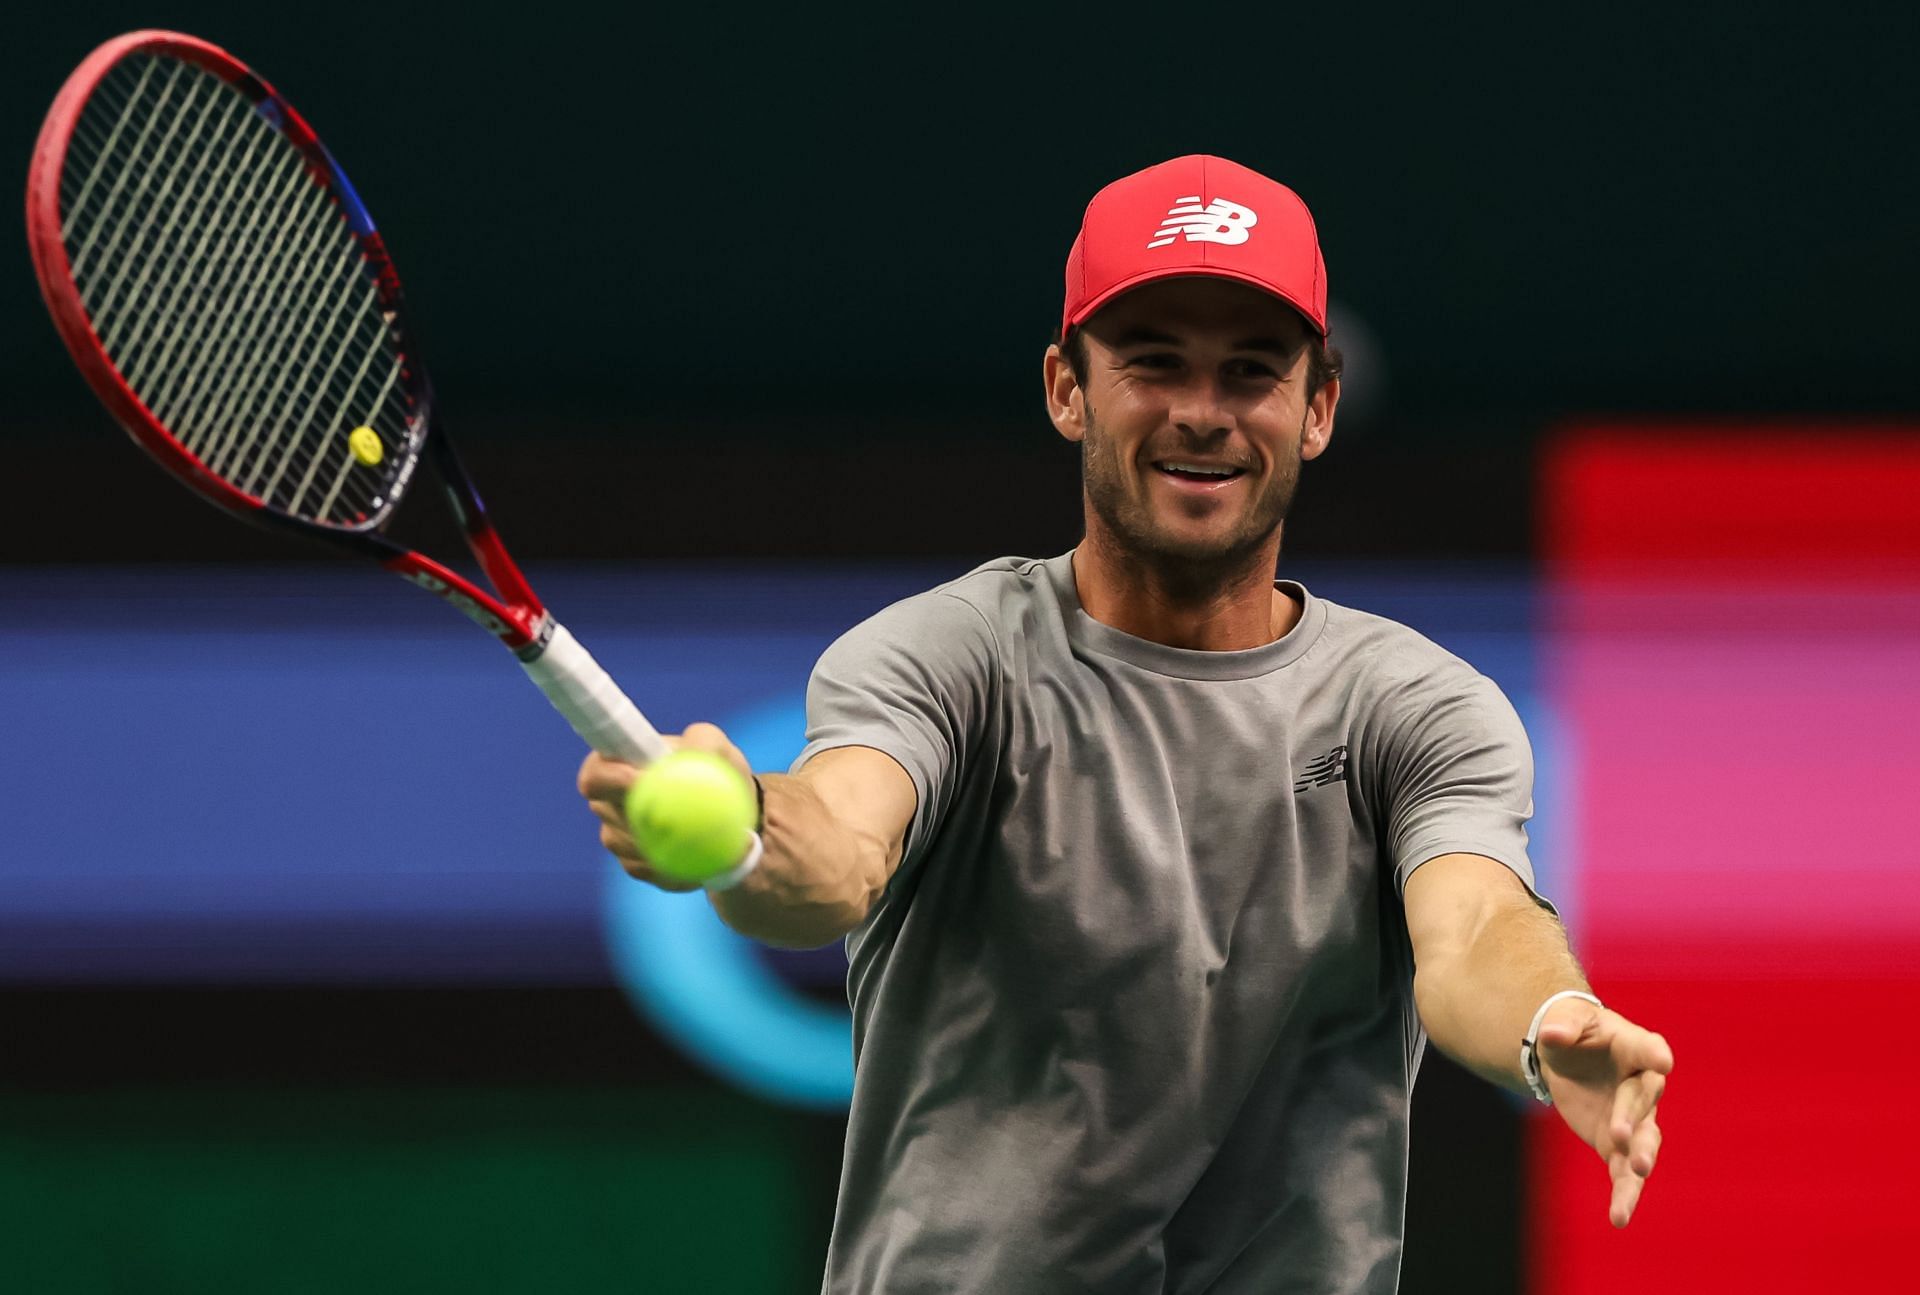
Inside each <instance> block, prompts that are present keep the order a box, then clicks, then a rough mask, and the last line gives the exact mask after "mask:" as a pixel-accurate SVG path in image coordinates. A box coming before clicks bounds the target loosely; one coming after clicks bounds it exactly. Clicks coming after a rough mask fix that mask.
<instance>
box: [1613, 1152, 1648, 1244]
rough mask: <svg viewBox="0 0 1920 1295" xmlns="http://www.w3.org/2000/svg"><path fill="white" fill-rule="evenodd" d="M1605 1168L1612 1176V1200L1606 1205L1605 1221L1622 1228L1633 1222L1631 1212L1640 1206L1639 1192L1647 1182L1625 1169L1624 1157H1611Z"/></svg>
mask: <svg viewBox="0 0 1920 1295" xmlns="http://www.w3.org/2000/svg"><path fill="white" fill-rule="evenodd" d="M1607 1168H1608V1169H1609V1171H1611V1172H1612V1174H1613V1199H1612V1200H1611V1201H1610V1202H1608V1205H1607V1220H1608V1221H1609V1222H1611V1223H1612V1224H1613V1226H1615V1227H1617V1228H1623V1227H1625V1226H1627V1224H1628V1223H1631V1222H1632V1221H1633V1211H1634V1210H1635V1208H1637V1207H1638V1206H1639V1204H1640V1192H1641V1189H1642V1188H1644V1187H1645V1186H1646V1182H1647V1180H1646V1179H1644V1178H1642V1177H1641V1176H1640V1175H1639V1174H1636V1173H1634V1172H1633V1170H1631V1169H1629V1168H1628V1167H1627V1164H1626V1157H1625V1156H1614V1157H1612V1158H1611V1159H1610V1160H1608V1162H1607Z"/></svg>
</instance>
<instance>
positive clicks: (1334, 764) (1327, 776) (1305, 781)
mask: <svg viewBox="0 0 1920 1295" xmlns="http://www.w3.org/2000/svg"><path fill="white" fill-rule="evenodd" d="M1346 780H1347V748H1346V747H1344V746H1336V747H1335V748H1333V750H1331V751H1329V752H1327V753H1326V754H1325V755H1323V756H1321V757H1319V758H1318V759H1315V760H1311V761H1308V763H1307V767H1306V768H1304V769H1302V770H1301V771H1300V776H1299V777H1298V778H1296V779H1294V783H1293V794H1294V795H1296V796H1298V795H1299V794H1300V793H1301V792H1303V791H1310V790H1312V789H1313V788H1315V787H1324V786H1326V785H1327V784H1328V783H1330V782H1345V781H1346Z"/></svg>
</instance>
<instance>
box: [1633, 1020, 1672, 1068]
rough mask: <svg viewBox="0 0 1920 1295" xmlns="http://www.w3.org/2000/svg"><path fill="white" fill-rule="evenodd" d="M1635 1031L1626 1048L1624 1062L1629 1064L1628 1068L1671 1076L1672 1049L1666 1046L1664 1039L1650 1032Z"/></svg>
mask: <svg viewBox="0 0 1920 1295" xmlns="http://www.w3.org/2000/svg"><path fill="white" fill-rule="evenodd" d="M1636 1030H1637V1033H1636V1034H1635V1036H1634V1037H1633V1039H1632V1040H1630V1041H1629V1043H1628V1045H1627V1048H1626V1052H1627V1056H1626V1058H1625V1060H1626V1061H1628V1062H1629V1063H1630V1065H1629V1067H1628V1068H1629V1069H1633V1070H1651V1071H1654V1072H1656V1073H1657V1074H1662V1075H1670V1074H1672V1073H1673V1049H1672V1048H1670V1047H1668V1046H1667V1041H1666V1039H1665V1038H1664V1037H1662V1036H1661V1035H1658V1034H1655V1033H1654V1032H1653V1031H1652V1030H1638V1027H1636Z"/></svg>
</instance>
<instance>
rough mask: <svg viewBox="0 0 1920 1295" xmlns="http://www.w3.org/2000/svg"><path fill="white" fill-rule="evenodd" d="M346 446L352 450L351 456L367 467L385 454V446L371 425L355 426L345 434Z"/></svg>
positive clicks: (371, 465)
mask: <svg viewBox="0 0 1920 1295" xmlns="http://www.w3.org/2000/svg"><path fill="white" fill-rule="evenodd" d="M347 448H348V449H350V450H352V451H353V457H354V458H356V459H359V460H360V461H361V462H362V463H364V464H366V465H367V466H368V467H373V466H374V465H375V464H376V463H378V462H380V460H381V459H384V458H385V457H386V456H387V451H386V449H385V447H383V446H382V445H381V444H380V437H379V434H378V433H376V432H375V431H374V430H373V429H372V428H371V427H356V428H354V429H353V431H351V432H349V433H348V434H347Z"/></svg>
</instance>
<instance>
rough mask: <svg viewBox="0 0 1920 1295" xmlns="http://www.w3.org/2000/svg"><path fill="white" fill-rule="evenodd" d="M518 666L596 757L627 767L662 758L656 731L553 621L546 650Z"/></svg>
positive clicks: (663, 744)
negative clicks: (599, 755) (602, 756)
mask: <svg viewBox="0 0 1920 1295" xmlns="http://www.w3.org/2000/svg"><path fill="white" fill-rule="evenodd" d="M520 664H521V665H522V666H523V667H525V669H526V672H527V674H528V675H529V676H531V677H532V679H533V681H534V682H535V683H536V684H538V685H540V691H541V692H543V693H545V694H546V695H547V700H548V701H550V702H552V703H553V706H554V709H555V710H557V711H559V712H560V713H561V714H562V715H565V716H566V717H567V723H569V724H571V725H573V731H574V732H576V733H578V734H579V735H580V736H581V737H582V738H584V739H585V740H586V743H587V745H588V746H590V747H592V748H593V749H594V750H596V751H598V752H599V753H600V754H601V755H605V756H611V757H613V758H614V759H616V760H625V761H626V762H627V763H628V764H652V763H653V762H654V761H655V760H658V759H659V758H660V757H661V756H663V755H665V754H666V753H667V744H666V742H665V741H663V740H662V739H661V737H660V733H659V731H658V730H657V729H655V728H654V727H653V725H651V724H649V723H647V717H646V716H645V715H642V714H641V713H640V708H639V707H638V706H635V705H634V704H633V703H632V702H631V701H629V700H628V699H627V695H626V694H625V693H624V692H621V691H620V685H619V684H617V683H615V682H614V681H613V676H611V675H609V674H608V673H607V672H606V671H605V670H602V669H601V668H600V663H599V662H598V661H595V660H594V659H593V658H592V657H591V656H590V655H588V653H587V650H586V649H585V648H583V647H581V646H580V642H579V640H578V639H576V638H574V637H573V635H571V634H569V633H568V632H567V627H566V626H564V625H562V624H560V623H559V622H558V621H555V622H554V625H553V635H552V637H550V638H549V639H548V640H547V648H546V651H544V652H542V653H541V654H540V655H539V656H537V657H535V658H534V659H533V660H531V661H524V660H523V661H522V662H521V663H520Z"/></svg>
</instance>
